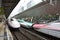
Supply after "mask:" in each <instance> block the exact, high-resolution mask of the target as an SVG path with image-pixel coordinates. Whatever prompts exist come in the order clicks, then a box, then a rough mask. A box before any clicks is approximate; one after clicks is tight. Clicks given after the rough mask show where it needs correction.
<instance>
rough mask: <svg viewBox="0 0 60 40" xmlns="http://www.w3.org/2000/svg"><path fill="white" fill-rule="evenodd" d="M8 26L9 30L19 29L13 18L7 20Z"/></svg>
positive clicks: (18, 24)
mask: <svg viewBox="0 0 60 40" xmlns="http://www.w3.org/2000/svg"><path fill="white" fill-rule="evenodd" d="M8 25H9V26H10V27H11V28H20V23H19V22H18V21H17V20H16V19H15V18H11V19H8Z"/></svg>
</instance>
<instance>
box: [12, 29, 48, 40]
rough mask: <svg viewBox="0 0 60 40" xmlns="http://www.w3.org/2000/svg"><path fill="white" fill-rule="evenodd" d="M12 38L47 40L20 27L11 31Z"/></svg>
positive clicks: (15, 39)
mask: <svg viewBox="0 0 60 40" xmlns="http://www.w3.org/2000/svg"><path fill="white" fill-rule="evenodd" d="M12 35H13V39H14V40H48V39H46V38H44V37H42V36H40V35H38V34H35V33H34V32H31V31H29V30H26V29H24V28H20V29H19V30H16V31H12Z"/></svg>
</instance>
